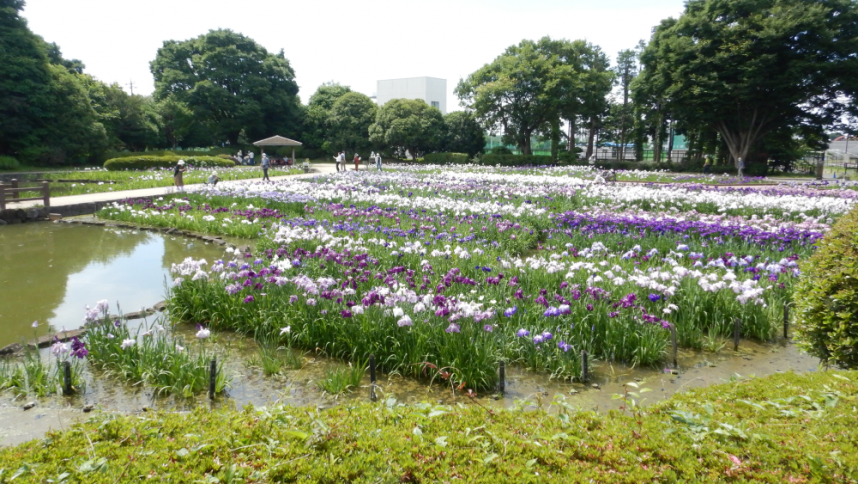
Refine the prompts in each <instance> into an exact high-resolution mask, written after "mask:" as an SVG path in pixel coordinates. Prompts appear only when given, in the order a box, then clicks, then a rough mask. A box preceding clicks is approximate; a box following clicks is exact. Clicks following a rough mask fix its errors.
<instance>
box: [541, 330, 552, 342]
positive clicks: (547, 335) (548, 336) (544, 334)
mask: <svg viewBox="0 0 858 484" xmlns="http://www.w3.org/2000/svg"><path fill="white" fill-rule="evenodd" d="M553 337H554V335H553V334H551V333H549V332H548V331H543V332H542V339H544V340H545V341H548V340H550V339H551V338H553Z"/></svg>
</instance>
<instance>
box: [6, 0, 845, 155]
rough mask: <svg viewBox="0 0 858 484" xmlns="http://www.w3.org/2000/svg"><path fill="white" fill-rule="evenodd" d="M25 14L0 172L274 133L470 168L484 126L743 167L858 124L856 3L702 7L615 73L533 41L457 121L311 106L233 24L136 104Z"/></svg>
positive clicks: (596, 57) (345, 102) (594, 51)
mask: <svg viewBox="0 0 858 484" xmlns="http://www.w3.org/2000/svg"><path fill="white" fill-rule="evenodd" d="M23 5H24V2H23V1H22V0H0V66H2V68H0V165H2V164H3V160H9V159H11V158H8V157H14V158H15V159H17V160H18V161H21V162H23V163H27V164H75V163H95V162H99V163H100V162H101V161H103V159H104V158H105V155H106V153H108V152H111V151H119V150H128V151H142V150H145V149H164V148H177V147H206V146H222V145H229V146H231V147H233V148H235V149H236V150H237V149H238V148H246V147H247V146H248V145H249V143H251V142H253V141H255V140H258V139H262V138H266V137H268V136H271V135H274V134H279V135H283V136H287V137H291V138H294V139H298V140H300V141H302V142H303V143H304V146H303V148H302V149H301V150H300V152H299V153H298V155H299V156H301V157H309V158H317V157H327V156H330V155H332V154H334V153H336V152H338V151H341V150H345V151H347V152H349V153H350V154H351V152H359V153H364V152H367V151H369V150H373V149H374V150H376V151H382V152H385V153H387V154H388V155H393V156H400V157H401V156H404V155H405V153H406V152H408V153H411V154H413V155H417V156H421V155H423V154H425V153H432V152H454V153H465V154H468V155H469V156H471V157H472V156H474V155H476V154H478V153H480V152H482V151H483V149H484V147H485V135H484V133H486V132H490V133H496V134H498V135H500V136H501V138H502V141H503V142H504V143H505V144H508V145H512V146H516V147H517V148H518V149H519V150H520V151H521V153H523V154H526V155H527V154H531V153H532V151H533V150H532V140H539V141H546V142H550V146H551V155H552V158H553V159H554V160H558V159H569V157H570V156H571V157H577V156H579V154H578V153H577V152H579V151H580V152H582V153H581V155H583V156H584V157H588V158H589V156H590V154H591V153H593V151H594V150H595V149H596V148H598V147H599V146H605V145H610V146H614V147H616V148H615V151H617V153H616V156H617V158H620V159H627V160H628V159H632V160H642V159H643V158H644V150H645V149H651V150H652V151H653V153H652V155H653V159H654V160H662V159H664V153H663V152H664V151H665V150H666V151H668V152H670V151H671V150H672V148H673V145H672V143H673V139H674V135H675V134H681V135H684V136H685V138H686V141H687V145H688V151H687V155H686V159H685V162H688V163H695V162H698V163H699V162H701V157H702V156H703V155H704V154H714V155H715V156H716V159H718V160H721V161H722V162H724V163H729V164H732V163H735V162H736V160H737V159H738V158H739V157H742V158H744V159H745V160H746V161H747V162H748V163H749V164H754V163H758V164H763V163H765V162H766V161H771V160H774V161H775V162H777V163H782V164H789V162H790V161H792V160H794V159H796V158H798V157H800V156H801V155H802V154H803V152H804V151H806V150H808V149H820V148H824V144H825V142H826V140H827V138H826V135H825V131H826V130H830V129H838V130H840V131H843V132H847V133H854V129H850V126H849V125H848V123H844V122H843V120H844V119H851V118H854V116H855V115H856V114H858V108H856V105H855V102H854V99H855V92H856V86H858V7H856V2H854V1H853V0H689V1H687V2H686V4H685V11H684V13H683V14H682V15H681V16H680V17H679V18H678V19H673V18H670V19H667V20H664V21H662V22H661V24H660V25H659V26H658V27H657V28H656V29H655V31H654V33H653V36H652V38H651V39H650V40H649V42H648V43H644V42H641V43H640V44H639V45H638V46H636V47H635V48H634V49H628V50H624V51H621V52H619V53H618V55H617V57H616V61H615V63H614V64H613V65H612V63H611V61H610V59H609V57H608V55H607V54H605V53H604V52H603V51H602V50H601V48H599V47H598V46H596V45H593V44H590V43H588V42H585V41H580V40H578V41H568V40H564V39H551V38H549V37H545V38H542V39H539V40H536V41H533V40H524V41H522V42H521V43H519V44H517V45H514V46H510V47H509V48H507V49H506V50H505V51H504V52H503V53H502V54H501V55H500V56H498V57H497V58H496V59H494V60H493V61H492V62H491V63H489V64H486V65H484V66H483V67H481V68H480V69H478V70H476V71H475V72H474V73H472V74H471V75H469V76H468V77H467V78H465V79H462V80H461V81H460V82H459V84H458V85H457V87H456V94H457V96H458V97H459V98H460V100H461V104H462V106H463V107H464V108H465V111H464V112H453V113H450V114H448V115H446V116H442V115H441V113H440V112H439V111H438V110H437V109H436V108H434V107H431V106H428V105H426V103H424V102H423V101H419V100H406V99H399V100H393V101H391V102H389V103H387V104H386V105H384V106H382V107H378V106H376V104H375V103H374V102H373V101H372V100H371V99H370V98H368V97H367V96H365V95H363V94H360V93H357V92H353V91H351V89H350V88H349V87H347V86H342V85H339V84H336V83H333V82H332V83H328V84H325V85H323V86H321V87H320V88H319V89H318V90H317V91H316V92H315V93H314V94H313V95H312V96H311V97H310V99H309V103H308V104H307V105H304V104H302V103H301V102H300V100H299V98H298V85H297V83H296V82H295V72H294V70H293V69H292V67H291V65H290V63H289V60H288V59H287V58H286V57H285V54H284V52H283V51H282V50H281V51H280V52H278V53H276V54H275V53H270V52H268V51H267V50H266V49H264V48H263V47H262V46H260V45H259V44H257V43H256V42H254V41H253V40H252V39H250V38H248V37H246V36H244V35H241V34H238V33H235V32H232V31H230V30H213V31H210V32H209V33H207V34H204V35H201V36H199V37H197V38H194V39H190V40H186V41H172V40H171V41H166V42H164V44H163V46H162V47H161V48H160V49H159V50H158V52H157V54H156V56H155V59H154V60H153V61H152V62H151V63H150V69H151V72H152V74H153V76H154V80H155V92H154V94H153V95H152V96H139V95H129V94H127V93H125V92H124V91H123V90H122V89H121V88H120V86H118V85H117V84H112V85H107V84H105V83H103V82H101V81H99V80H97V79H94V78H93V77H92V76H90V75H88V74H87V73H86V72H85V68H84V65H83V63H82V62H80V61H78V60H69V59H65V58H63V56H62V54H61V52H60V49H59V47H58V46H57V45H55V44H49V43H47V42H45V41H44V40H42V38H40V37H38V36H37V35H35V34H33V33H32V32H31V31H30V30H29V28H28V27H27V24H26V21H25V20H24V19H23V18H21V17H20V11H21V9H22V8H23ZM850 116H851V118H850ZM629 151H633V153H629ZM564 152H565V153H566V154H563V153H564ZM569 152H571V153H569ZM561 155H562V156H561ZM667 159H668V160H670V159H671V157H670V156H669V153H668V156H667ZM750 171H753V170H750Z"/></svg>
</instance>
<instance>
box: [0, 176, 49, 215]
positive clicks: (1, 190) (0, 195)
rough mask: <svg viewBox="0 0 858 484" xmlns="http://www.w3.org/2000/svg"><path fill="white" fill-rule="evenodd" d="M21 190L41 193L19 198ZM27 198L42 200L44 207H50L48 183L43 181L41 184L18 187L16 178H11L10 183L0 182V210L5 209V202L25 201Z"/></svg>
mask: <svg viewBox="0 0 858 484" xmlns="http://www.w3.org/2000/svg"><path fill="white" fill-rule="evenodd" d="M23 192H40V193H41V195H40V196H38V197H29V198H26V197H25V198H21V195H20V194H21V193H23ZM29 200H42V202H43V203H44V204H45V207H50V206H51V189H50V184H49V183H48V182H46V181H43V182H42V183H41V186H36V187H24V188H20V187H19V186H18V180H11V183H0V210H5V209H6V204H7V203H12V202H26V201H29Z"/></svg>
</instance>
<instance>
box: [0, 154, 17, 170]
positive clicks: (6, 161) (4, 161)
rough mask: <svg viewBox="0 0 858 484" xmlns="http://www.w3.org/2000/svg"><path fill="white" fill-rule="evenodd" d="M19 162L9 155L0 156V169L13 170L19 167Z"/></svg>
mask: <svg viewBox="0 0 858 484" xmlns="http://www.w3.org/2000/svg"><path fill="white" fill-rule="evenodd" d="M20 167H21V164H20V163H18V160H16V159H15V158H12V157H11V156H0V170H14V169H16V168H20Z"/></svg>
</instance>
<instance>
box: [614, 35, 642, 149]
mask: <svg viewBox="0 0 858 484" xmlns="http://www.w3.org/2000/svg"><path fill="white" fill-rule="evenodd" d="M637 59H638V56H637V53H636V52H635V51H634V50H631V49H626V50H621V51H620V52H619V53H618V54H617V66H616V68H615V70H616V73H617V80H618V81H619V83H620V90H621V91H622V99H623V103H622V104H621V105H620V108H619V111H620V112H619V118H620V119H619V121H620V123H619V124H620V125H619V132H620V133H619V140H618V141H619V144H620V147H619V155H620V159H621V160H622V159H625V151H626V133H627V132H628V129H629V124H630V122H631V120H632V112H631V108H632V106H631V104H629V93H630V91H631V85H632V80H633V79H634V78H635V76H637V72H638V67H637Z"/></svg>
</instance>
